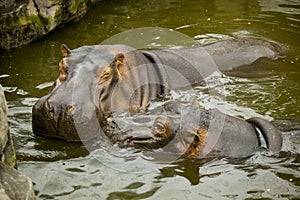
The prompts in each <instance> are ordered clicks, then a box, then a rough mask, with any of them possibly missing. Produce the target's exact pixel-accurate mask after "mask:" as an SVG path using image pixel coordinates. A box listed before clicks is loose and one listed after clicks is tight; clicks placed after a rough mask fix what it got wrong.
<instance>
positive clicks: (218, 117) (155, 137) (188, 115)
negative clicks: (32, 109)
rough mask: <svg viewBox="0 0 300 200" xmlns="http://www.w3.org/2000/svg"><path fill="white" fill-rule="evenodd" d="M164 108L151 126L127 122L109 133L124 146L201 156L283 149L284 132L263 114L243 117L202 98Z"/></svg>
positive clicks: (232, 155)
mask: <svg viewBox="0 0 300 200" xmlns="http://www.w3.org/2000/svg"><path fill="white" fill-rule="evenodd" d="M166 105H167V108H166ZM170 105H171V106H170ZM176 107H177V108H176ZM164 108H165V112H163V115H160V116H158V117H157V118H156V119H155V120H154V122H153V125H152V127H151V128H148V129H147V128H144V129H143V130H141V129H137V128H134V126H133V127H132V128H131V129H122V127H124V126H122V124H121V123H117V124H118V125H120V126H119V127H118V126H115V127H113V128H112V127H109V130H108V131H107V136H108V137H109V138H110V139H111V140H112V142H113V143H117V144H119V146H122V147H124V146H125V147H136V148H142V149H148V150H149V149H150V150H151V149H155V148H162V149H163V151H164V152H170V153H177V154H182V155H185V156H197V157H206V156H211V157H232V158H237V157H238V158H241V157H248V156H251V155H252V154H253V153H254V152H255V151H258V150H260V149H262V148H264V149H267V150H269V151H271V152H272V153H278V152H279V151H280V150H281V147H282V133H281V132H280V131H279V129H277V127H275V126H274V125H273V124H271V123H270V122H269V121H267V120H265V119H263V118H259V117H254V118H250V119H248V120H242V119H239V118H236V117H232V116H230V115H226V114H224V113H222V112H220V111H218V110H216V109H204V108H202V107H200V106H199V104H198V102H194V103H193V105H180V104H178V103H176V102H174V101H169V102H167V103H165V105H164ZM170 108H171V109H170ZM175 108H176V109H175ZM174 110H176V111H178V110H181V111H180V112H176V113H174ZM139 117H141V116H139ZM123 121H124V119H123ZM123 124H124V122H123ZM137 130H138V131H137Z"/></svg>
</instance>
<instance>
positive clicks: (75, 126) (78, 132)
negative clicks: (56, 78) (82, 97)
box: [32, 95, 101, 141]
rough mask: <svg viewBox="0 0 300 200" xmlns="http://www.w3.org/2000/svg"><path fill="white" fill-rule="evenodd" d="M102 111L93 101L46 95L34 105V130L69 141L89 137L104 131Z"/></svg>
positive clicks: (39, 134)
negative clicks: (101, 123)
mask: <svg viewBox="0 0 300 200" xmlns="http://www.w3.org/2000/svg"><path fill="white" fill-rule="evenodd" d="M100 113H101V112H99V110H98V108H97V107H96V106H95V105H94V104H93V103H92V102H89V101H86V102H85V103H84V104H82V103H78V104H77V103H75V102H72V100H71V99H69V98H67V97H59V98H58V97H57V96H55V95H46V96H44V97H42V98H40V99H39V100H38V101H37V102H36V103H35V105H34V106H33V109H32V129H33V133H34V134H35V135H37V136H42V137H53V138H61V139H64V140H67V141H86V140H90V139H92V138H94V137H96V136H97V135H98V134H99V133H100V132H101V128H100V124H99V121H101V120H100V119H101V116H100Z"/></svg>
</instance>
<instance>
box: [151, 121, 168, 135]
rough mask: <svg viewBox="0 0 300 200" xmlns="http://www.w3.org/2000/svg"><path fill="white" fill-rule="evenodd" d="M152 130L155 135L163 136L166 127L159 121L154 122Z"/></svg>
mask: <svg viewBox="0 0 300 200" xmlns="http://www.w3.org/2000/svg"><path fill="white" fill-rule="evenodd" d="M154 130H155V136H157V137H163V136H164V133H166V128H165V126H164V124H162V123H160V122H158V123H156V124H155V127H154Z"/></svg>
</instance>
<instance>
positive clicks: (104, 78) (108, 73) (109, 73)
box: [99, 70, 111, 84]
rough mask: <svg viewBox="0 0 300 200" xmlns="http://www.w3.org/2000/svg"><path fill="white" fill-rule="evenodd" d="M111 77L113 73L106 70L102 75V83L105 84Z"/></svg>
mask: <svg viewBox="0 0 300 200" xmlns="http://www.w3.org/2000/svg"><path fill="white" fill-rule="evenodd" d="M109 77H111V71H110V70H105V71H104V72H103V73H102V74H101V75H100V83H99V84H101V83H103V82H105V81H107V80H108V79H109Z"/></svg>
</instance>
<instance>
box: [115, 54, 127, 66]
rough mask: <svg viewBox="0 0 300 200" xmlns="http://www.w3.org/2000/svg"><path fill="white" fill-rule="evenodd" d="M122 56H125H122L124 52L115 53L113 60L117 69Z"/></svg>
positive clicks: (122, 58)
mask: <svg viewBox="0 0 300 200" xmlns="http://www.w3.org/2000/svg"><path fill="white" fill-rule="evenodd" d="M124 58H125V56H124V54H122V53H119V54H117V55H116V56H115V60H114V62H115V66H116V67H117V68H118V69H119V67H120V65H121V64H123V61H124Z"/></svg>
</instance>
